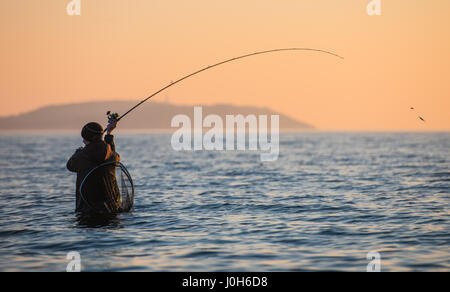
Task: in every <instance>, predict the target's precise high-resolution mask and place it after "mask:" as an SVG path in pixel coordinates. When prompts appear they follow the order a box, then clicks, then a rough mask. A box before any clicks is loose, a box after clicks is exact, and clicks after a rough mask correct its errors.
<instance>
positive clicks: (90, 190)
mask: <svg viewBox="0 0 450 292" xmlns="http://www.w3.org/2000/svg"><path fill="white" fill-rule="evenodd" d="M116 127H117V120H111V121H110V122H109V124H108V126H107V128H106V135H105V138H104V139H103V134H104V132H105V131H104V130H103V128H102V126H101V125H100V124H98V123H88V124H86V125H85V126H84V127H83V129H82V130H81V136H82V137H83V143H84V144H85V147H82V148H79V149H77V150H76V152H75V153H74V154H73V155H72V157H71V158H70V159H69V161H68V162H67V169H68V170H69V171H71V172H75V173H76V174H77V182H76V208H75V211H77V212H83V213H98V214H114V213H117V212H119V211H120V190H119V188H118V185H117V181H116V175H115V169H116V166H115V165H114V163H113V164H110V165H109V166H105V167H101V168H99V170H96V171H95V172H94V173H92V174H91V175H89V179H87V180H86V181H85V183H84V184H83V189H82V190H80V186H81V184H82V182H83V180H84V179H85V178H86V176H87V175H88V174H89V172H90V171H91V170H92V169H94V168H96V167H97V166H99V165H101V164H103V163H106V162H119V161H120V156H119V154H118V153H116V151H115V150H116V149H115V148H116V147H115V144H114V136H113V135H111V132H112V131H113V130H114V129H115V128H116Z"/></svg>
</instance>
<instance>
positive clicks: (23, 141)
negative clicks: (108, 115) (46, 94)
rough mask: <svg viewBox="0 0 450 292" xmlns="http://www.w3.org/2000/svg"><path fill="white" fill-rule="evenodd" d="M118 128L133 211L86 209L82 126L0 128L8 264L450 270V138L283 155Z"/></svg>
mask: <svg viewBox="0 0 450 292" xmlns="http://www.w3.org/2000/svg"><path fill="white" fill-rule="evenodd" d="M170 139H171V135H170V134H149V133H127V134H124V133H120V131H118V134H116V147H117V152H119V154H120V155H121V157H122V162H123V163H124V164H125V165H126V166H127V167H128V169H129V171H130V173H131V175H132V176H133V179H134V183H135V188H136V199H135V206H134V209H133V211H132V212H130V213H126V214H119V215H117V216H114V217H111V218H85V217H82V216H79V215H77V214H76V213H75V212H74V209H75V175H74V174H72V173H70V172H68V171H67V170H66V168H65V164H66V161H67V160H68V158H69V157H70V156H71V155H72V153H73V152H74V150H75V149H76V148H78V147H80V146H81V138H80V137H79V135H78V134H72V133H64V134H62V133H57V134H48V133H47V134H42V133H40V134H36V133H35V134H23V133H22V134H11V133H9V134H0V271H65V270H66V267H67V265H68V264H69V260H68V259H67V258H66V256H67V254H68V253H69V252H77V253H79V254H80V259H81V270H82V271H325V270H326V271H330V270H331V271H363V272H364V271H366V268H367V265H368V264H369V262H370V260H368V257H367V255H368V253H370V252H378V253H379V255H380V264H381V271H449V270H450V224H449V223H450V212H449V202H450V133H322V132H317V133H315V132H314V133H295V134H294V133H290V134H281V135H280V149H279V151H280V153H279V158H278V160H276V161H273V162H261V161H260V159H259V156H260V154H259V153H255V152H246V151H175V150H173V149H172V147H171V143H170Z"/></svg>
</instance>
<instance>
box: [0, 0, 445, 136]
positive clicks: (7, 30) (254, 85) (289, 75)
mask: <svg viewBox="0 0 450 292" xmlns="http://www.w3.org/2000/svg"><path fill="white" fill-rule="evenodd" d="M69 2H70V0H45V1H36V0H1V1H0V14H1V15H0V24H1V25H0V32H1V54H0V116H6V115H12V114H18V113H23V112H26V111H30V110H33V109H37V108H39V107H42V106H46V105H51V104H66V103H74V102H85V101H101V100H140V99H143V98H145V97H147V96H148V95H149V94H151V93H153V92H154V91H156V90H158V89H160V88H161V87H163V86H165V85H167V84H168V83H170V82H171V81H172V80H176V79H178V78H180V77H182V76H183V75H186V74H189V73H191V72H192V71H195V70H197V69H200V68H202V67H204V66H208V65H211V64H213V63H216V62H219V61H222V60H224V59H228V58H232V57H235V56H239V55H243V54H246V53H251V52H255V51H261V50H269V49H274V48H283V47H309V48H317V49H323V50H330V51H333V52H335V53H337V54H339V55H342V56H344V57H345V59H344V60H341V59H338V58H334V57H332V56H329V55H325V54H318V53H313V52H284V53H279V54H272V55H263V56H257V57H253V58H250V59H246V60H241V61H238V62H235V63H231V64H227V65H224V66H222V67H218V68H216V69H213V70H211V71H209V72H207V73H204V74H202V75H198V76H196V77H194V78H192V79H189V80H187V81H185V82H183V83H180V84H179V85H177V86H174V87H173V88H171V89H170V90H168V91H167V92H166V93H163V94H161V95H160V96H158V97H155V100H159V101H163V100H166V99H168V100H170V102H172V103H176V104H215V103H232V104H236V105H257V106H264V107H270V108H272V109H274V110H276V111H279V112H281V113H284V114H287V115H289V116H291V117H293V118H296V119H298V120H300V121H304V122H307V123H310V124H313V125H315V126H316V127H317V128H319V129H321V130H419V131H428V130H446V131H449V130H450V112H449V110H450V1H449V0H433V1H426V0H381V3H382V15H381V16H369V15H368V14H367V13H366V6H367V4H368V3H369V2H370V0H308V1H306V0H283V1H274V0H226V1H225V0H220V1H219V0H190V1H187V0H129V1H124V0H81V8H82V10H81V16H69V15H67V13H66V6H67V4H68V3H69ZM411 106H413V107H415V108H416V111H415V112H413V111H411V110H410V107H411ZM105 110H106V109H105ZM419 114H420V115H421V116H423V117H424V118H425V119H426V120H427V122H426V123H423V122H421V121H420V120H419V119H418V118H417V116H418V115H419ZM103 118H104V117H99V119H103ZM130 118H131V117H130Z"/></svg>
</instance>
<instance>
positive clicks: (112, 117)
mask: <svg viewBox="0 0 450 292" xmlns="http://www.w3.org/2000/svg"><path fill="white" fill-rule="evenodd" d="M106 116H108V123H112V122H115V121H118V120H119V114H118V113H111V111H108V112H107V113H106Z"/></svg>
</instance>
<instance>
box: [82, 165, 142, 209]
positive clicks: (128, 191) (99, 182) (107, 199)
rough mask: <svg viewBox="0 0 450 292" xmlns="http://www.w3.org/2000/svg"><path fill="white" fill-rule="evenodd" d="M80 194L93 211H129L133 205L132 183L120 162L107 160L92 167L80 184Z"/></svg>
mask: <svg viewBox="0 0 450 292" xmlns="http://www.w3.org/2000/svg"><path fill="white" fill-rule="evenodd" d="M80 194H81V197H82V199H83V201H84V202H85V203H86V205H87V206H88V207H89V208H90V209H91V210H93V211H97V212H100V213H103V212H107V213H112V212H129V211H130V210H131V209H132V208H133V205H134V185H133V180H132V178H131V175H130V173H129V172H128V170H127V169H126V168H125V166H124V165H123V164H121V163H120V162H107V163H104V164H101V165H99V166H97V167H95V168H94V169H92V170H91V171H90V172H89V173H88V174H87V175H86V177H85V178H84V179H83V182H82V183H81V185H80Z"/></svg>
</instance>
